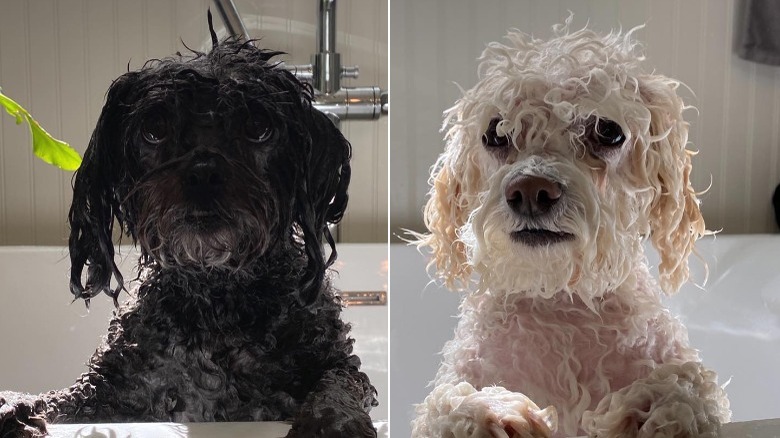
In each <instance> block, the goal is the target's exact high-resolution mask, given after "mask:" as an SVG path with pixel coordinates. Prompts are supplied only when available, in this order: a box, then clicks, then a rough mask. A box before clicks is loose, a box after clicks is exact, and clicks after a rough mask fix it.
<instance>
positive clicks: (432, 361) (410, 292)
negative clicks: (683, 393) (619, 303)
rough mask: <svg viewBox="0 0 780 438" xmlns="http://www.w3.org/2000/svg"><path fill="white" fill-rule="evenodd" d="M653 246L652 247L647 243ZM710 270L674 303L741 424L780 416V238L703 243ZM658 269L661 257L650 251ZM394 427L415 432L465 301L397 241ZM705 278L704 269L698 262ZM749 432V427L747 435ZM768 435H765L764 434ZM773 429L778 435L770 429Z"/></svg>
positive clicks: (756, 428) (730, 432) (754, 432)
mask: <svg viewBox="0 0 780 438" xmlns="http://www.w3.org/2000/svg"><path fill="white" fill-rule="evenodd" d="M648 246H649V245H648ZM697 248H698V250H699V251H700V252H701V254H702V256H703V259H704V260H706V262H707V264H708V265H709V269H710V274H709V279H708V281H707V284H706V286H705V291H702V290H701V289H699V288H697V287H696V286H695V285H693V284H691V283H689V284H686V285H685V286H684V287H683V290H682V291H680V293H678V294H677V295H675V296H674V297H672V298H671V299H669V300H668V306H669V307H670V308H671V309H672V311H673V312H675V313H676V314H677V315H679V317H680V318H681V319H682V321H683V322H684V323H685V325H686V326H687V327H688V331H689V335H690V341H691V343H692V345H694V346H695V347H696V348H698V349H699V350H700V351H701V356H702V358H703V361H704V363H705V364H706V365H707V366H709V367H711V368H713V369H714V370H715V371H717V372H718V375H719V378H720V381H721V382H724V381H726V380H728V379H729V378H731V383H730V384H729V385H728V387H727V391H728V394H729V398H730V401H731V409H732V411H733V419H732V421H734V422H745V421H749V420H760V419H772V418H778V417H780V236H774V235H771V236H770V235H745V236H728V235H721V236H717V238H706V239H702V240H701V241H700V242H699V243H698V244H697ZM648 259H649V261H650V263H651V265H653V266H655V264H656V263H657V260H658V256H657V254H656V253H655V251H654V250H649V251H648ZM390 260H391V261H392V269H391V277H390V287H391V290H392V291H393V295H392V297H391V300H390V306H391V312H390V313H391V321H390V336H391V339H392V340H393V341H392V342H391V349H390V357H391V358H392V367H391V368H392V370H391V375H390V379H391V381H392V382H393V391H392V394H391V397H392V398H391V408H390V409H391V414H392V415H391V424H390V427H391V430H392V431H393V435H394V436H398V437H406V436H409V433H410V427H409V422H410V421H411V419H412V418H413V417H414V414H413V412H414V408H413V406H412V405H413V404H414V403H419V402H421V401H422V400H423V399H424V398H425V396H426V394H427V393H428V392H429V390H430V388H429V387H427V385H428V383H429V382H430V381H431V380H432V379H433V378H434V376H435V374H436V370H437V368H438V365H439V362H440V357H439V355H438V352H439V351H440V350H441V348H442V346H443V345H444V343H445V342H446V341H448V340H450V339H451V338H452V336H453V330H454V327H455V324H456V322H457V320H456V318H455V315H457V313H458V302H459V296H458V294H456V293H452V292H449V291H447V290H446V289H443V288H442V287H439V286H437V285H436V284H433V283H432V282H431V281H430V277H429V276H428V275H427V273H426V272H425V258H424V256H423V255H421V254H419V253H418V252H417V250H416V249H415V248H412V247H408V246H405V245H391V248H390ZM692 265H693V266H692V272H693V275H692V278H693V279H694V280H696V281H699V282H701V280H702V279H703V266H702V264H701V263H698V262H696V261H693V262H692ZM748 429H749V431H748ZM762 431H763V432H762ZM770 431H771V432H770ZM724 436H734V437H738V436H741V437H744V436H753V437H756V438H758V437H769V436H780V421H777V420H773V421H763V422H751V423H744V424H742V425H730V426H728V427H725V428H724Z"/></svg>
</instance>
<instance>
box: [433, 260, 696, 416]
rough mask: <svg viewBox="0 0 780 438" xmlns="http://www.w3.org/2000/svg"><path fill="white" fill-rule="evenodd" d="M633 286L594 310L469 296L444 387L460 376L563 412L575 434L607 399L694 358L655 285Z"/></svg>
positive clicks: (570, 299) (570, 300)
mask: <svg viewBox="0 0 780 438" xmlns="http://www.w3.org/2000/svg"><path fill="white" fill-rule="evenodd" d="M648 275H649V274H648ZM648 278H649V276H648ZM631 283H632V287H634V288H636V289H633V290H631V291H630V295H629V291H627V290H621V289H618V290H617V291H615V292H614V293H611V294H608V295H607V296H605V298H603V299H602V300H599V301H597V302H594V304H593V305H594V309H589V308H588V307H587V306H586V305H585V304H584V303H583V302H582V301H581V300H580V299H579V298H578V297H577V296H576V295H574V296H569V295H567V294H559V295H558V296H556V297H554V298H553V299H550V300H544V299H538V298H537V299H532V298H521V297H520V295H519V294H517V295H509V296H508V297H507V296H504V295H499V294H494V293H492V292H488V293H485V294H481V295H475V296H469V297H467V298H466V299H465V300H464V302H463V304H462V305H461V320H460V323H459V325H458V329H457V332H456V337H455V339H454V340H453V341H451V342H449V343H448V344H447V345H446V346H445V348H444V354H445V357H446V360H447V362H449V363H451V364H452V365H453V366H452V368H451V369H450V371H449V372H451V373H453V374H454V376H452V375H447V374H448V373H440V375H439V376H438V379H439V381H451V380H452V378H453V377H455V378H456V380H458V381H460V380H465V381H468V382H471V383H472V384H474V386H475V387H479V388H482V387H487V386H493V385H497V386H502V387H505V388H506V389H508V390H510V391H518V392H522V393H523V394H525V395H527V396H528V397H530V398H531V399H532V400H534V402H535V403H537V404H538V405H539V406H541V407H545V406H548V405H554V406H556V407H558V408H559V413H561V418H560V422H561V424H567V423H571V425H570V426H568V428H572V427H573V430H576V429H577V425H578V424H579V419H580V418H581V416H582V413H583V412H584V411H585V410H588V409H594V408H595V406H596V405H597V404H598V402H599V401H600V400H601V399H602V398H603V397H604V396H605V395H607V394H609V393H610V392H612V391H615V390H617V389H620V388H623V387H625V386H627V385H630V384H631V383H632V382H633V381H635V380H636V379H639V378H643V377H646V376H647V375H648V374H649V373H650V371H651V370H652V369H653V368H654V367H655V366H656V364H660V363H670V362H674V361H675V358H694V357H696V352H695V350H693V349H690V348H689V347H687V346H686V345H687V343H680V340H681V339H686V338H687V335H686V334H685V328H684V327H683V326H682V325H681V324H680V323H679V322H678V321H677V320H676V319H675V318H673V317H672V316H671V315H670V314H669V312H668V311H667V310H666V309H665V308H663V306H662V305H661V303H660V299H659V297H658V295H657V292H653V289H652V287H651V286H652V285H653V284H654V283H650V282H647V281H643V280H637V281H636V282H631ZM622 296H630V297H631V299H630V300H627V299H622V298H621V297H622ZM594 310H595V311H594Z"/></svg>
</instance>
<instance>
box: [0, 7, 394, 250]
mask: <svg viewBox="0 0 780 438" xmlns="http://www.w3.org/2000/svg"><path fill="white" fill-rule="evenodd" d="M235 3H236V6H237V8H238V10H239V12H240V13H241V14H242V16H243V17H244V20H245V24H246V26H247V28H248V29H249V31H250V34H251V35H252V36H253V37H262V42H261V43H260V44H261V45H262V46H265V47H269V48H274V49H278V50H283V51H286V52H288V53H290V54H292V55H289V56H286V57H285V58H284V59H285V60H286V61H288V62H292V63H308V62H309V55H310V54H311V53H313V52H314V50H315V32H314V31H315V23H316V17H317V9H316V7H317V6H316V5H317V3H316V2H315V1H313V0H294V1H293V0H237V1H235ZM209 7H211V8H212V10H213V11H214V7H213V5H212V3H211V2H210V1H208V0H142V1H121V0H111V1H108V0H36V1H30V2H28V1H18V0H0V87H2V88H3V91H4V93H6V94H7V95H8V96H10V97H12V98H13V99H15V100H16V101H17V102H19V103H20V104H21V105H22V106H24V107H25V108H27V109H28V110H29V111H31V112H32V114H33V115H34V117H35V118H36V119H37V120H38V121H40V122H41V123H42V125H43V126H44V127H45V128H46V129H47V130H49V132H51V133H52V134H53V135H54V136H55V137H57V138H61V139H63V140H65V141H67V142H69V143H70V144H71V145H72V146H73V147H74V148H75V149H76V150H78V151H79V152H81V153H83V151H84V149H85V147H86V144H87V141H88V138H89V135H90V133H91V131H92V129H93V127H94V124H95V121H96V120H97V117H98V115H99V114H100V109H101V107H102V104H103V100H104V95H105V92H106V90H107V89H108V86H109V84H110V83H111V81H112V80H113V79H115V78H116V77H117V76H119V75H120V74H121V73H123V72H125V71H127V68H128V65H129V67H130V69H135V68H138V67H140V66H141V65H142V64H143V62H144V61H145V60H147V59H149V58H153V57H163V56H167V55H170V54H173V53H174V52H176V51H179V50H181V51H184V50H186V49H185V48H184V46H183V44H182V41H183V42H184V44H187V45H188V46H190V47H192V48H197V49H202V48H207V47H209V45H210V39H209V37H208V28H207V24H206V10H207V8H209ZM214 22H215V27H217V28H218V29H217V30H218V32H219V31H220V29H219V28H222V22H221V20H220V18H219V16H218V14H216V11H215V20H214ZM337 29H338V41H337V49H338V50H339V52H340V53H341V55H342V62H344V63H345V64H347V65H353V64H358V65H359V66H360V73H361V75H360V78H359V79H357V80H354V79H351V80H345V81H344V83H343V85H345V86H359V85H377V86H380V87H381V88H382V89H387V0H371V1H365V0H363V1H361V0H342V1H340V2H339V3H338V7H337ZM220 34H221V35H222V33H220ZM342 128H343V131H344V133H345V135H346V137H347V138H348V139H349V140H350V141H351V142H352V145H353V157H354V158H353V162H352V164H353V173H352V175H353V179H352V186H351V188H350V196H351V198H350V208H349V212H348V214H347V216H346V217H345V219H344V222H343V226H342V230H341V235H342V239H343V240H344V241H346V242H383V241H386V240H387V213H388V212H387V167H388V166H387V119H386V118H384V119H381V120H379V121H373V122H368V121H350V122H345V123H343V124H342ZM29 145H30V140H29V138H28V134H27V130H26V128H24V127H17V126H15V125H14V121H13V119H12V118H11V117H9V116H7V115H5V113H3V114H0V245H61V244H64V243H65V242H66V239H67V232H68V229H67V225H66V222H65V219H66V216H67V210H68V208H69V205H70V199H71V189H70V181H71V176H72V174H71V173H70V172H63V171H60V170H58V169H55V168H53V167H51V166H48V165H46V164H44V163H42V162H41V161H39V160H37V159H34V158H33V156H32V153H31V151H30V146H29Z"/></svg>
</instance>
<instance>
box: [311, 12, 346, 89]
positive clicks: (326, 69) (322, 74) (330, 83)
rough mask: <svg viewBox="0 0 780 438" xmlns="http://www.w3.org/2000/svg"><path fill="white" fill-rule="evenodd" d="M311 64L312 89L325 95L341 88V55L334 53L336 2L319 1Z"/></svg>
mask: <svg viewBox="0 0 780 438" xmlns="http://www.w3.org/2000/svg"><path fill="white" fill-rule="evenodd" d="M311 63H312V64H313V65H314V80H313V81H312V85H314V88H316V89H318V90H320V91H321V92H322V93H325V94H331V93H335V92H336V91H338V90H339V89H340V88H341V55H340V54H339V53H338V52H336V0H320V4H319V8H317V53H315V54H314V55H311Z"/></svg>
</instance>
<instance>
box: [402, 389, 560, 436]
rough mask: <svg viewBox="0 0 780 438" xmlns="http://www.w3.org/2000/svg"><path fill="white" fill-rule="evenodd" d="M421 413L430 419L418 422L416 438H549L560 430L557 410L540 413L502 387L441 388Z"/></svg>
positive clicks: (429, 397) (430, 397)
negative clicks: (445, 437) (449, 437)
mask: <svg viewBox="0 0 780 438" xmlns="http://www.w3.org/2000/svg"><path fill="white" fill-rule="evenodd" d="M418 411H421V412H422V411H424V412H427V415H423V416H420V417H418V419H417V420H416V421H415V423H414V425H413V433H412V435H413V436H415V437H441V436H452V437H455V438H516V437H521V438H530V437H550V436H552V434H553V432H555V430H556V429H557V428H558V414H557V412H556V410H555V408H554V407H552V406H548V407H547V408H545V409H539V406H537V405H536V404H535V403H534V402H533V401H531V399H529V398H528V397H526V396H525V395H523V394H521V393H518V392H512V391H507V390H506V389H504V388H502V387H500V386H492V387H487V388H483V389H482V390H477V389H476V388H474V387H473V386H471V385H470V384H468V383H459V384H457V385H450V384H446V385H440V386H438V387H436V388H435V389H434V390H433V392H431V394H430V395H429V396H428V397H427V398H426V400H425V402H424V403H423V404H422V405H420V406H419V407H418Z"/></svg>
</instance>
